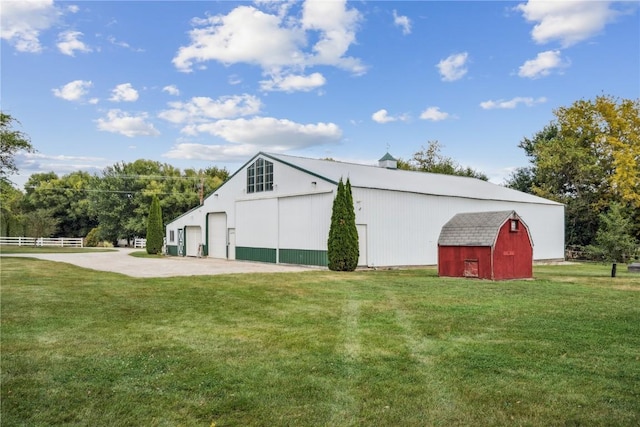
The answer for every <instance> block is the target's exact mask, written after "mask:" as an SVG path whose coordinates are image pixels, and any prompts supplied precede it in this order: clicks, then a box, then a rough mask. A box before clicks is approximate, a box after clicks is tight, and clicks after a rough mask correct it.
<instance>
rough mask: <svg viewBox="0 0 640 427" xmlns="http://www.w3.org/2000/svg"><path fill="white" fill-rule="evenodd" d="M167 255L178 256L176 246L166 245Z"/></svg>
mask: <svg viewBox="0 0 640 427" xmlns="http://www.w3.org/2000/svg"><path fill="white" fill-rule="evenodd" d="M167 254H168V255H173V256H178V246H177V245H167Z"/></svg>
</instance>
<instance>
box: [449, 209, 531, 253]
mask: <svg viewBox="0 0 640 427" xmlns="http://www.w3.org/2000/svg"><path fill="white" fill-rule="evenodd" d="M509 219H517V220H519V221H520V223H521V224H523V225H524V227H526V224H524V223H523V222H522V220H521V219H520V217H519V216H518V214H517V213H516V212H515V211H498V212H469V213H459V214H457V215H455V216H454V217H453V218H451V219H450V220H449V222H447V223H446V224H445V225H444V226H443V227H442V231H441V232H440V238H439V239H438V245H439V246H493V245H494V243H495V242H496V239H497V237H498V232H499V231H500V227H502V225H503V224H504V223H505V221H507V220H509Z"/></svg>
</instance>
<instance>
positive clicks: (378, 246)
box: [166, 152, 564, 267]
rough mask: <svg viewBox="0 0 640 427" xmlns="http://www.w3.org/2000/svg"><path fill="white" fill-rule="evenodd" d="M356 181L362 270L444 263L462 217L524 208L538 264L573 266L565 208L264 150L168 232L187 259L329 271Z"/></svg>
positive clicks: (490, 188)
mask: <svg viewBox="0 0 640 427" xmlns="http://www.w3.org/2000/svg"><path fill="white" fill-rule="evenodd" d="M341 178H342V179H343V180H345V181H346V179H347V178H349V180H350V182H351V187H352V193H353V201H354V209H355V213H356V225H357V229H358V236H359V245H360V259H359V262H358V264H359V265H360V266H369V267H390V266H420V265H435V264H437V262H438V236H439V235H440V231H441V229H442V226H443V225H444V224H445V223H446V222H447V221H449V220H450V219H451V218H452V217H453V216H454V215H455V214H457V213H461V212H486V211H506V210H515V211H516V212H518V214H519V215H520V216H521V217H522V218H523V220H524V221H526V223H527V224H528V226H529V229H530V232H531V236H532V239H533V244H534V252H533V258H534V260H561V259H564V205H562V204H560V203H556V202H553V201H551V200H547V199H543V198H540V197H536V196H533V195H530V194H526V193H522V192H519V191H516V190H512V189H509V188H506V187H503V186H500V185H496V184H492V183H489V182H486V181H482V180H479V179H475V178H467V177H459V176H451V175H440V174H432V173H424V172H413V171H404V170H399V169H396V161H395V160H394V159H393V157H391V156H390V155H388V154H387V155H385V156H384V157H383V158H382V159H380V164H379V166H369V165H360V164H352V163H344V162H337V161H332V160H317V159H308V158H302V157H295V156H288V155H283V154H268V153H262V152H261V153H258V154H256V155H255V156H254V157H253V158H251V160H249V161H248V162H247V163H245V164H244V165H243V166H242V167H241V168H240V169H239V170H238V171H236V172H235V173H234V174H233V175H232V176H231V177H230V178H229V179H228V180H227V181H226V182H225V183H224V184H223V185H222V186H220V187H219V188H218V189H217V190H216V191H215V192H214V193H212V194H210V195H209V196H208V197H207V198H206V199H205V200H204V203H203V204H202V205H201V206H198V207H196V208H194V209H192V210H190V211H188V212H186V213H185V214H183V215H181V216H180V217H178V218H176V219H174V220H173V221H171V222H170V223H169V224H168V225H167V227H166V242H167V251H168V253H169V254H171V255H179V256H199V255H200V256H208V257H213V258H223V259H230V260H233V259H237V260H252V261H263V262H272V263H287V264H305V265H320V266H326V265H327V238H328V235H329V226H330V222H331V210H332V205H333V199H334V196H335V193H336V190H337V184H338V181H339V180H340V179H341Z"/></svg>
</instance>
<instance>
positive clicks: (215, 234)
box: [209, 212, 227, 258]
mask: <svg viewBox="0 0 640 427" xmlns="http://www.w3.org/2000/svg"><path fill="white" fill-rule="evenodd" d="M209 256H210V257H212V258H226V257H227V214H226V213H224V212H216V213H210V214H209Z"/></svg>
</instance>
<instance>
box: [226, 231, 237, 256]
mask: <svg viewBox="0 0 640 427" xmlns="http://www.w3.org/2000/svg"><path fill="white" fill-rule="evenodd" d="M227 256H228V257H229V259H236V229H235V228H230V229H229V247H228V254H227Z"/></svg>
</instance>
